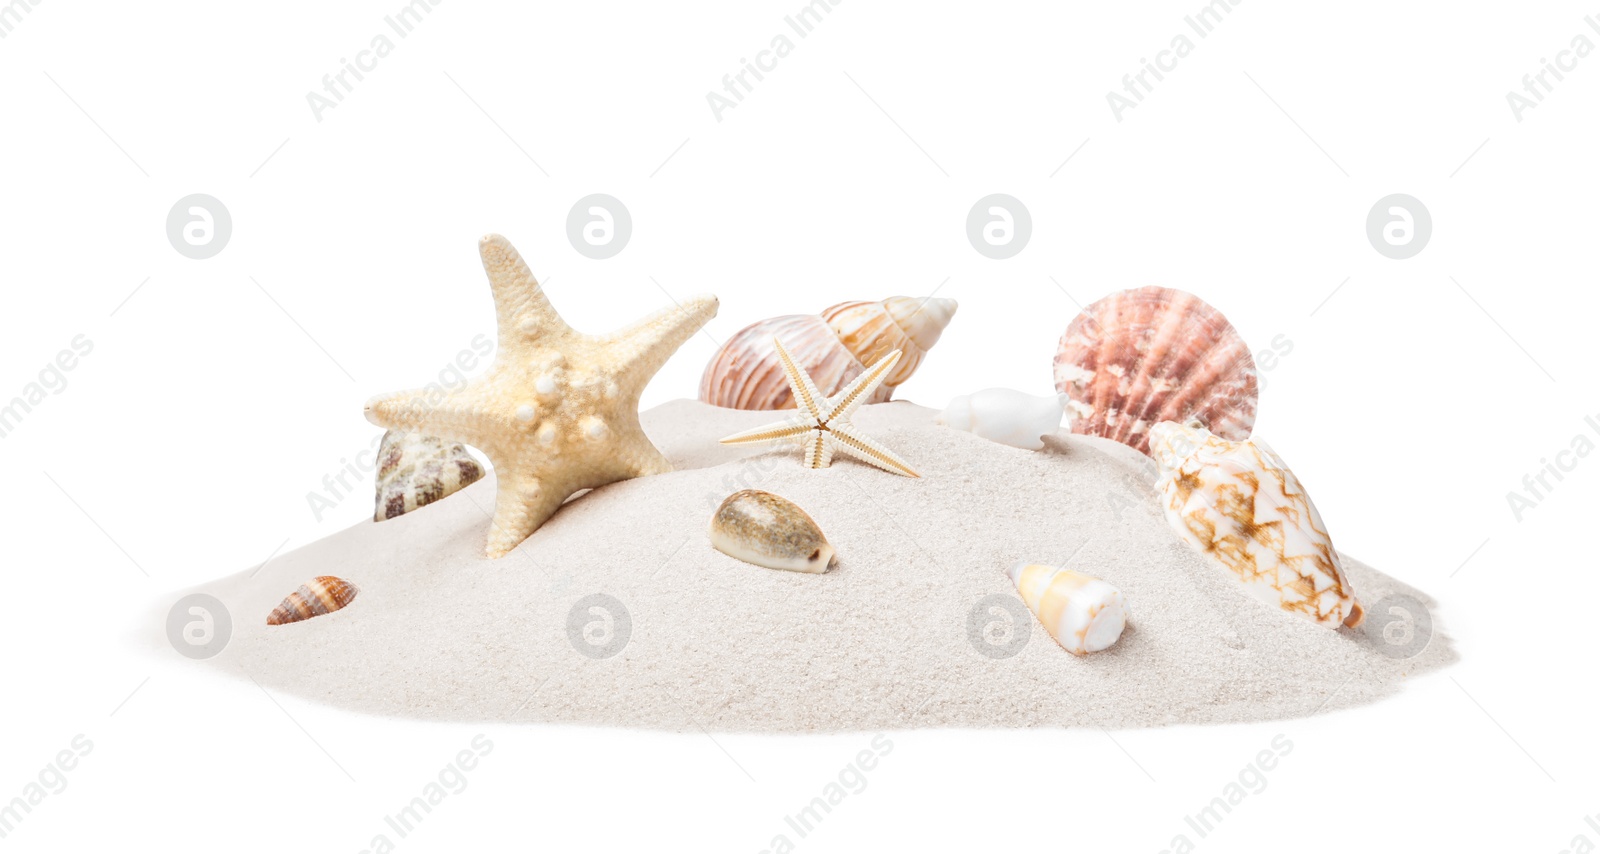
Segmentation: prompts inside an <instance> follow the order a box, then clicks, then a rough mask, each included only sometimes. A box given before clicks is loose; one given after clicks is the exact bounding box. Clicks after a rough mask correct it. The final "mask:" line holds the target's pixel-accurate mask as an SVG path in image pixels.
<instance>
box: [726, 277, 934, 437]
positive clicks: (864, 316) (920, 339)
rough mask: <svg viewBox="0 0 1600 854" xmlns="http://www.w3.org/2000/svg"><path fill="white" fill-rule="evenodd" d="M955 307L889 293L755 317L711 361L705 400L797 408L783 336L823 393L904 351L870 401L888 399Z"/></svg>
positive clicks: (736, 406)
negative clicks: (781, 350) (814, 310)
mask: <svg viewBox="0 0 1600 854" xmlns="http://www.w3.org/2000/svg"><path fill="white" fill-rule="evenodd" d="M955 313H956V301H955V300H953V299H935V298H933V297H922V298H919V297H889V298H888V299H885V300H878V301H875V302H842V303H839V304H838V305H835V306H832V307H831V308H828V309H827V310H825V311H823V312H822V313H821V314H789V315H784V316H782V317H774V318H771V319H768V320H762V321H759V322H757V323H753V324H751V325H749V326H746V327H745V328H744V329H742V330H740V331H739V332H738V333H737V334H735V335H734V336H733V337H732V338H729V339H728V343H726V344H724V345H723V346H722V349H721V350H718V351H717V354H716V355H715V356H713V357H712V358H711V363H710V364H708V365H706V372H705V375H704V376H702V377H701V378H700V399H701V400H703V401H705V402H706V403H710V404H713V405H715V406H725V407H728V408H730V409H794V408H795V404H794V395H793V394H792V393H791V392H790V390H789V384H788V382H787V381H786V380H785V379H784V374H783V367H782V365H780V364H779V361H778V354H777V352H776V351H775V350H774V349H773V347H772V341H773V339H774V338H775V337H776V338H781V339H783V343H784V346H785V347H787V348H788V350H789V353H790V354H791V355H792V356H793V357H794V360H795V362H796V364H798V365H799V366H800V367H801V368H803V369H804V370H805V372H806V373H807V374H809V375H810V376H811V378H812V380H814V381H815V382H816V384H817V388H818V389H819V390H820V391H821V392H822V394H823V395H824V396H828V395H832V394H836V393H837V392H838V391H839V390H840V389H842V388H844V387H845V386H846V385H848V384H849V382H850V381H851V380H853V379H855V378H856V376H857V375H859V374H860V373H861V372H862V371H865V370H866V366H867V365H871V364H875V363H876V362H877V361H878V360H879V359H881V358H883V357H884V356H885V355H887V354H889V353H891V352H893V351H895V350H900V351H901V357H900V362H899V363H898V364H897V365H895V369H894V372H893V373H891V374H890V375H889V376H888V377H886V378H885V379H884V381H883V385H881V386H879V387H878V390H877V392H876V393H875V394H874V395H873V396H872V398H871V399H870V400H868V401H867V402H868V403H882V402H884V401H886V400H888V399H889V398H890V397H891V396H893V395H894V389H895V387H896V386H898V385H900V384H901V383H904V382H905V381H906V380H908V379H910V378H911V375H912V373H914V372H915V371H916V370H917V367H918V366H919V365H921V364H922V360H923V358H924V357H925V356H927V355H928V350H930V349H932V347H933V345H934V344H935V343H937V342H938V341H939V335H940V333H942V332H944V328H945V327H946V326H948V325H949V324H950V318H951V317H953V316H954V315H955Z"/></svg>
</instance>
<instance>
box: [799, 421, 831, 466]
mask: <svg viewBox="0 0 1600 854" xmlns="http://www.w3.org/2000/svg"><path fill="white" fill-rule="evenodd" d="M805 442H806V468H813V469H825V468H827V467H828V466H830V465H833V446H834V443H833V442H831V441H829V440H828V431H826V430H815V431H812V433H811V435H809V436H807V437H805Z"/></svg>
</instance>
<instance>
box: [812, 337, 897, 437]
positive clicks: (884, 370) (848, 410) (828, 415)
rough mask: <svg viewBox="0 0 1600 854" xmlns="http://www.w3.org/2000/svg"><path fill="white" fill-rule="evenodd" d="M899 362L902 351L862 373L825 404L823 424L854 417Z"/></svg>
mask: <svg viewBox="0 0 1600 854" xmlns="http://www.w3.org/2000/svg"><path fill="white" fill-rule="evenodd" d="M899 361H900V351H899V350H896V351H894V352H893V353H890V354H889V355H887V356H884V357H883V358H881V359H879V360H878V361H877V362H875V363H873V365H872V367H870V368H868V369H866V370H865V371H862V372H861V374H860V375H859V376H857V377H856V378H855V379H853V380H851V381H850V384H849V385H847V386H845V387H844V389H842V390H841V391H840V392H839V393H838V394H836V395H834V396H833V397H832V398H831V399H830V400H828V401H827V403H825V404H823V414H822V416H821V418H822V422H823V423H824V424H832V423H833V420H834V419H835V418H849V417H850V416H851V415H854V414H855V411H856V410H857V409H860V408H861V404H863V403H865V402H866V401H867V399H868V398H870V397H872V393H873V392H874V391H877V389H878V386H879V385H881V384H882V383H883V380H884V378H885V377H887V376H889V372H890V371H892V370H894V366H895V363H896V362H899Z"/></svg>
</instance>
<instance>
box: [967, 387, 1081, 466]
mask: <svg viewBox="0 0 1600 854" xmlns="http://www.w3.org/2000/svg"><path fill="white" fill-rule="evenodd" d="M1063 400H1064V396H1058V397H1035V396H1034V395H1031V394H1025V393H1023V392H1020V391H1013V390H1011V389H1009V388H986V389H984V390H982V391H976V392H973V393H972V394H963V395H961V396H960V397H956V398H953V399H951V401H950V405H949V406H946V407H945V408H944V412H943V413H941V414H940V415H939V423H941V424H943V425H945V426H946V427H952V428H954V429H957V430H965V431H967V432H968V433H972V434H974V435H976V436H979V437H982V438H984V439H988V440H989V441H991V442H998V443H1000V444H1002V445H1010V446H1011V447H1013V448H1021V449H1023V450H1025V451H1037V450H1040V449H1041V448H1043V447H1044V442H1043V441H1041V437H1043V436H1047V435H1049V434H1051V433H1054V432H1055V431H1056V430H1057V429H1059V428H1060V427H1061V408H1062V405H1063Z"/></svg>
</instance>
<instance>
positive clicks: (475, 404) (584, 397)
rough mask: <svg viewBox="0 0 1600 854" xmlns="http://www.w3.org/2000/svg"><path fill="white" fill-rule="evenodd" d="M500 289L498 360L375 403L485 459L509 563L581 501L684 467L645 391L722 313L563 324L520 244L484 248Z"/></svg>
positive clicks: (702, 304)
mask: <svg viewBox="0 0 1600 854" xmlns="http://www.w3.org/2000/svg"><path fill="white" fill-rule="evenodd" d="M478 252H479V253H480V254H481V255H482V256H483V269H484V271H485V272H487V273H488V274H489V287H490V289H491V290H492V291H493V292H494V308H495V315H496V318H497V320H498V326H499V338H500V342H499V345H498V348H497V351H496V353H495V357H494V364H493V365H491V366H490V368H489V370H488V372H487V373H485V374H483V375H482V376H479V377H476V378H474V379H473V380H471V381H470V382H468V383H467V384H466V385H465V386H463V387H462V388H460V389H457V390H456V391H452V392H448V393H441V392H440V391H439V388H438V386H433V387H431V389H420V390H417V391H406V392H398V393H395V394H389V395H382V396H379V397H375V398H373V399H372V400H370V401H368V402H367V406H366V415H367V420H368V421H371V422H372V423H374V424H377V425H378V426H380V427H389V428H401V429H411V430H420V431H422V432H424V433H427V434H428V435H431V436H437V437H439V438H441V439H445V440H447V441H452V442H465V443H466V444H468V445H472V446H473V447H475V448H477V449H479V450H481V451H483V453H484V454H485V455H486V456H488V458H489V461H490V462H492V463H494V472H495V478H496V480H497V481H498V491H497V492H496V493H495V499H494V522H493V525H492V527H491V528H490V531H489V541H488V549H487V551H488V555H489V557H491V558H497V557H501V556H502V555H505V554H506V553H507V552H509V551H511V550H512V549H514V548H516V546H517V544H518V543H520V542H522V541H523V540H524V539H526V538H527V537H528V535H529V534H532V533H533V532H534V531H535V530H537V529H538V527H539V526H540V525H542V524H544V522H545V520H546V519H549V518H550V516H551V515H553V514H554V513H555V512H556V510H557V509H558V508H560V507H561V503H562V502H563V501H566V500H567V498H568V497H570V496H571V495H572V494H573V493H575V492H577V491H579V490H582V489H590V488H593V487H597V486H604V485H605V484H608V483H614V482H616V481H619V480H626V479H628V478H631V477H640V476H642V475H649V474H661V473H662V472H668V471H671V470H672V466H671V465H669V464H668V463H667V459H666V457H664V456H662V455H661V451H659V450H657V449H656V446H655V445H652V444H650V440H649V439H648V438H647V437H646V436H645V434H644V430H643V428H641V427H640V426H639V394H640V392H642V391H643V390H644V387H645V384H646V383H648V382H649V381H650V378H651V377H652V376H654V375H655V372H656V371H657V370H659V369H660V368H661V366H662V364H664V363H665V362H666V361H667V358H668V357H669V356H671V355H672V354H673V352H674V351H676V350H677V349H678V347H679V346H680V345H682V344H683V342H685V341H687V340H689V336H691V335H693V334H694V333H695V331H696V330H698V329H699V328H700V327H701V326H704V325H705V323H706V321H708V320H710V319H711V318H713V317H715V316H716V314H717V298H716V297H713V296H700V297H694V298H693V299H690V300H688V301H687V302H686V303H684V304H683V305H682V306H680V307H678V308H672V309H665V310H663V311H660V312H658V313H656V314H653V315H651V316H649V317H646V318H645V319H643V320H641V321H639V322H637V323H635V324H633V325H632V326H629V327H627V328H625V329H621V330H619V331H616V332H613V333H611V334H609V335H585V334H583V333H581V332H577V331H575V330H574V329H572V327H570V326H568V325H567V324H566V321H564V320H562V319H561V315H559V314H557V313H556V310H555V308H554V307H552V306H551V305H550V300H549V299H547V298H546V297H545V294H544V289H543V288H541V287H540V286H539V283H538V281H536V280H535V279H534V278H533V273H531V272H530V271H529V270H528V265H527V264H525V263H523V261H522V256H520V255H518V254H517V250H516V249H515V248H513V247H512V245H511V243H510V242H509V241H507V240H506V239H505V238H504V237H501V236H500V235H498V234H491V235H489V236H487V237H485V238H483V240H481V241H479V243H478Z"/></svg>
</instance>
